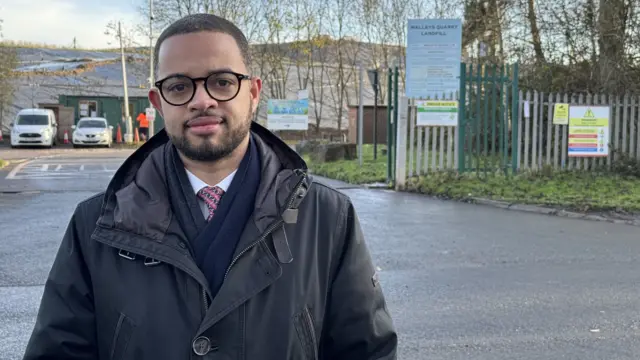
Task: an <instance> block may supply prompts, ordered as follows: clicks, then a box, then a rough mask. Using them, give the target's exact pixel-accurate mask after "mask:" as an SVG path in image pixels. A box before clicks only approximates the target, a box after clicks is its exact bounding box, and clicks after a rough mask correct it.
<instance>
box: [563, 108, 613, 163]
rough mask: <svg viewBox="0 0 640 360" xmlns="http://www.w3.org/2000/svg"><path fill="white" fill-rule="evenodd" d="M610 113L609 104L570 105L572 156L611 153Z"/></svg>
mask: <svg viewBox="0 0 640 360" xmlns="http://www.w3.org/2000/svg"><path fill="white" fill-rule="evenodd" d="M609 113H610V112H609V107H608V106H571V107H570V109H569V149H568V151H569V156H570V157H599V156H608V155H609Z"/></svg>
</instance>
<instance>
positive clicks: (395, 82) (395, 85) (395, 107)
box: [392, 66, 400, 179]
mask: <svg viewBox="0 0 640 360" xmlns="http://www.w3.org/2000/svg"><path fill="white" fill-rule="evenodd" d="M399 73H400V71H399V70H398V66H396V68H395V71H394V72H393V104H394V105H393V162H392V165H393V167H392V170H393V171H392V173H393V179H395V178H396V154H397V153H398V144H397V143H396V139H397V138H398V75H399Z"/></svg>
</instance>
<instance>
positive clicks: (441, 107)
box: [416, 100, 458, 126]
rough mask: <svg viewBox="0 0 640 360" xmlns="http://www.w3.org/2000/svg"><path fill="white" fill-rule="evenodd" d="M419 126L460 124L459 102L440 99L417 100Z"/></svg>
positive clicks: (417, 122) (417, 123)
mask: <svg viewBox="0 0 640 360" xmlns="http://www.w3.org/2000/svg"><path fill="white" fill-rule="evenodd" d="M416 107H417V109H418V116H417V119H416V125H417V126H458V102H457V101H438V100H418V101H416Z"/></svg>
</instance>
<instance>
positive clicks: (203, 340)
mask: <svg viewBox="0 0 640 360" xmlns="http://www.w3.org/2000/svg"><path fill="white" fill-rule="evenodd" d="M210 350H211V340H209V338H207V337H206V336H200V337H197V338H196V339H195V340H193V352H194V353H195V354H196V355H199V356H205V355H207V353H209V351H210Z"/></svg>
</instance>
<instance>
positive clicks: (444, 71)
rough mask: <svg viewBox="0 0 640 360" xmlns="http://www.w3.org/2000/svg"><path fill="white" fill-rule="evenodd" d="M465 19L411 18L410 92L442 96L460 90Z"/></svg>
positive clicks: (409, 41) (408, 90) (407, 58)
mask: <svg viewBox="0 0 640 360" xmlns="http://www.w3.org/2000/svg"><path fill="white" fill-rule="evenodd" d="M461 60H462V20H461V19H409V20H408V28H407V57H406V69H407V78H406V79H407V82H406V88H407V96H408V97H412V98H428V97H431V98H435V97H436V96H437V97H439V98H441V97H442V96H443V94H444V95H446V96H449V95H450V94H451V93H455V92H456V91H458V90H460V62H461Z"/></svg>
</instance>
